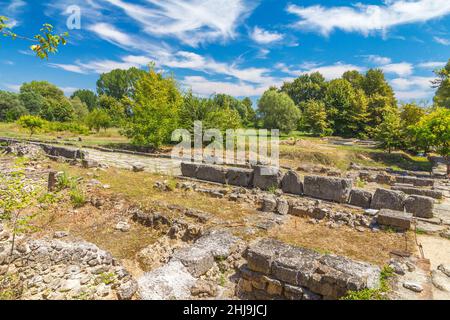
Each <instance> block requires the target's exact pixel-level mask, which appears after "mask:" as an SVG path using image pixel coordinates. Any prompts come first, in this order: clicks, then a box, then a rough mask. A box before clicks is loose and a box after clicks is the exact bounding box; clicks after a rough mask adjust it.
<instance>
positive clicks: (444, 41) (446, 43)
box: [433, 37, 450, 46]
mask: <svg viewBox="0 0 450 320" xmlns="http://www.w3.org/2000/svg"><path fill="white" fill-rule="evenodd" d="M433 40H434V41H435V42H437V43H439V44H442V45H444V46H450V40H449V39H445V38H441V37H433Z"/></svg>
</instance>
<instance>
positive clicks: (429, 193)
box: [392, 186, 444, 199]
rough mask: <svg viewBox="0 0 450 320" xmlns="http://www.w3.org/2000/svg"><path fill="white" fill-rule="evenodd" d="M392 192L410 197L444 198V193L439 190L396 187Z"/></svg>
mask: <svg viewBox="0 0 450 320" xmlns="http://www.w3.org/2000/svg"><path fill="white" fill-rule="evenodd" d="M392 190H397V191H402V192H404V193H406V194H409V195H418V196H426V197H431V198H434V199H442V198H443V197H444V194H443V193H442V191H438V190H430V189H417V188H412V187H401V186H394V187H392Z"/></svg>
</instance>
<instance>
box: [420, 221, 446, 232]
mask: <svg viewBox="0 0 450 320" xmlns="http://www.w3.org/2000/svg"><path fill="white" fill-rule="evenodd" d="M417 229H418V230H420V231H421V232H424V233H426V234H440V233H441V232H444V231H445V230H447V227H446V226H440V225H436V224H433V223H427V222H424V221H417Z"/></svg>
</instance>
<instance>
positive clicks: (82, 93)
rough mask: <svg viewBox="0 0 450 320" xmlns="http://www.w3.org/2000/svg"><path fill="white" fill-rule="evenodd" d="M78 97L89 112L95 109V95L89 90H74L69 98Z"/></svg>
mask: <svg viewBox="0 0 450 320" xmlns="http://www.w3.org/2000/svg"><path fill="white" fill-rule="evenodd" d="M76 97H78V98H79V99H80V100H81V102H83V103H85V104H86V105H87V107H88V109H89V111H92V110H94V108H96V107H97V95H96V94H95V93H94V92H93V91H91V90H87V89H80V90H76V91H75V92H74V93H73V94H72V96H71V98H72V99H74V98H76Z"/></svg>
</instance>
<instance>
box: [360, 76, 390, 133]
mask: <svg viewBox="0 0 450 320" xmlns="http://www.w3.org/2000/svg"><path fill="white" fill-rule="evenodd" d="M362 88H363V90H364V92H365V94H366V96H367V99H368V101H367V111H368V125H369V126H370V127H371V128H375V127H377V126H378V125H379V124H380V123H382V122H383V116H384V115H385V114H390V113H391V112H393V111H392V109H397V100H396V99H395V94H394V90H393V89H392V87H391V86H390V85H389V83H388V82H387V81H386V78H385V76H384V73H383V71H382V70H380V69H370V70H369V71H367V73H366V75H365V76H364V79H363V81H362Z"/></svg>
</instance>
